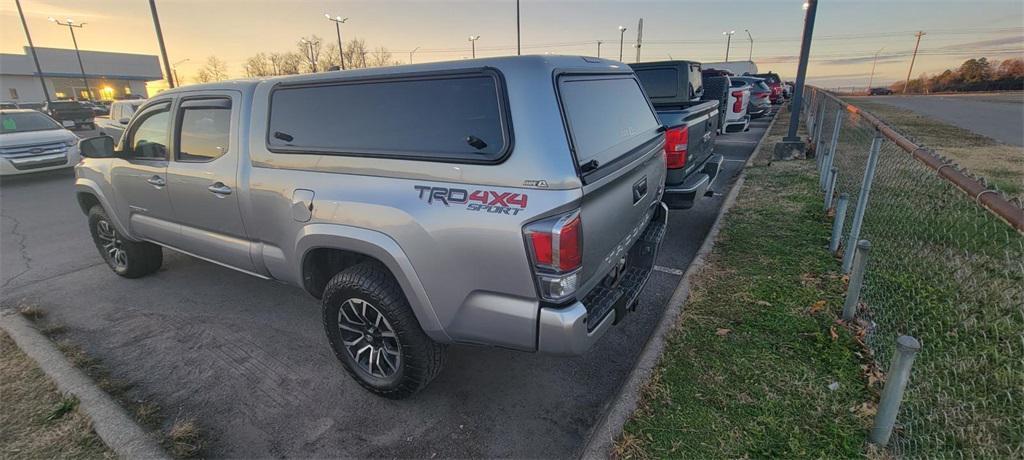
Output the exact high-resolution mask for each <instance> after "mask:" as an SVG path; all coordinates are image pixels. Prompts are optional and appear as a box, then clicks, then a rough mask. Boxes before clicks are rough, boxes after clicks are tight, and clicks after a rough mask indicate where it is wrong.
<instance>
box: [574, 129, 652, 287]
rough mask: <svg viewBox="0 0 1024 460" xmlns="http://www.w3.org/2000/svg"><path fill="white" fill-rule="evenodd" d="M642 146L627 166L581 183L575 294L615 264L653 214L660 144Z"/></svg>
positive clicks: (594, 282) (590, 285) (594, 281)
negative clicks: (578, 273)
mask: <svg viewBox="0 0 1024 460" xmlns="http://www.w3.org/2000/svg"><path fill="white" fill-rule="evenodd" d="M642 149H644V153H643V155H642V156H640V157H639V158H637V159H636V160H635V161H633V162H632V163H630V164H629V165H626V166H624V167H622V168H621V169H619V170H618V171H616V172H615V173H613V174H610V175H608V176H605V177H603V178H601V179H600V180H597V181H595V182H593V183H590V184H587V185H586V186H584V187H583V204H582V206H581V219H582V221H583V272H582V277H581V280H580V284H581V288H582V289H581V291H580V292H581V293H586V292H589V291H590V289H592V288H593V287H594V286H595V285H596V284H597V283H599V282H600V281H601V280H602V279H603V278H604V277H605V276H606V275H607V274H608V273H609V272H610V271H612V269H613V268H615V267H616V266H617V265H619V263H620V261H621V259H622V258H623V257H625V256H626V253H627V252H628V251H629V249H630V248H631V247H632V246H633V243H635V242H636V240H637V238H638V237H639V236H640V234H641V233H642V232H643V231H644V228H645V227H646V226H647V223H648V222H649V221H650V220H651V217H652V216H653V214H654V212H655V207H656V205H657V204H658V202H659V200H660V196H659V192H660V190H661V187H662V184H664V182H665V153H664V150H663V149H664V142H662V141H661V139H659V138H656V139H654V140H653V141H652V142H649V143H647V144H644V145H643V146H642Z"/></svg>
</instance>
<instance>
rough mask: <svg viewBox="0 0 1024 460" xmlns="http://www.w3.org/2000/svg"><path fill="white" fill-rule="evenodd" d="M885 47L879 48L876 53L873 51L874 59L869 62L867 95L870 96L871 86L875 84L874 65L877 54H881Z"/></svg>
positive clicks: (876, 60)
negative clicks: (869, 73)
mask: <svg viewBox="0 0 1024 460" xmlns="http://www.w3.org/2000/svg"><path fill="white" fill-rule="evenodd" d="M884 49H885V47H884V46H883V47H881V48H879V49H878V51H875V58H874V59H873V60H872V61H871V77H870V78H868V94H869V95H870V94H871V85H872V84H874V82H875V65H877V64H878V53H881V52H882V50H884Z"/></svg>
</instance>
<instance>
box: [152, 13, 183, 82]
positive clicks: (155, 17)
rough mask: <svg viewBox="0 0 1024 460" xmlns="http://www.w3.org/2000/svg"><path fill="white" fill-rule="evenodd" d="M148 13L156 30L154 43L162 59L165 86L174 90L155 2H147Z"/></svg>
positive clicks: (173, 79) (175, 78)
mask: <svg viewBox="0 0 1024 460" xmlns="http://www.w3.org/2000/svg"><path fill="white" fill-rule="evenodd" d="M149 11H150V13H152V15H153V28H154V29H156V42H157V44H159V45H160V56H161V57H163V58H164V72H167V86H170V87H171V88H174V81H175V80H177V79H178V76H177V75H175V76H174V78H171V64H170V61H168V60H167V48H166V47H165V46H164V32H163V30H161V28H160V16H158V15H157V14H156V0H149Z"/></svg>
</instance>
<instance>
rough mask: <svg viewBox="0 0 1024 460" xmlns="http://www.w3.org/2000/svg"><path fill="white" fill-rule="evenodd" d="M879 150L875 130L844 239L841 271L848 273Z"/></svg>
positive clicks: (878, 135) (862, 221)
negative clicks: (851, 217) (847, 232)
mask: <svg viewBox="0 0 1024 460" xmlns="http://www.w3.org/2000/svg"><path fill="white" fill-rule="evenodd" d="M881 150H882V134H881V133H880V132H878V131H877V130H876V131H875V138H874V139H872V140H871V151H870V152H869V153H868V163H867V166H865V167H864V180H862V181H861V183H860V195H858V196H857V208H856V209H855V210H854V212H853V223H852V224H851V225H850V237H849V239H847V240H846V253H844V254H843V273H850V267H851V266H852V265H853V245H854V244H856V242H857V240H858V239H860V228H861V225H862V224H863V223H864V211H866V210H867V207H868V197H869V196H870V195H871V182H872V181H874V179H875V167H876V166H878V153H879V152H880V151H881Z"/></svg>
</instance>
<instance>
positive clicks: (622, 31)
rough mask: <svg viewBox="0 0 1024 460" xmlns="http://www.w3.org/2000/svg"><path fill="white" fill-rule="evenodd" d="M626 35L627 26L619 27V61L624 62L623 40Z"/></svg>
mask: <svg viewBox="0 0 1024 460" xmlns="http://www.w3.org/2000/svg"><path fill="white" fill-rule="evenodd" d="M625 35H626V26H619V61H622V39H623V37H625Z"/></svg>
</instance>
